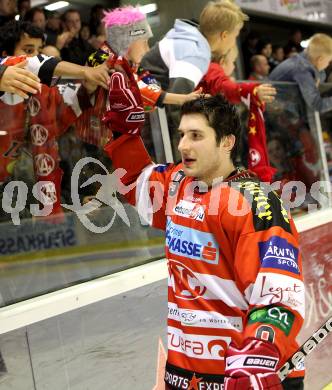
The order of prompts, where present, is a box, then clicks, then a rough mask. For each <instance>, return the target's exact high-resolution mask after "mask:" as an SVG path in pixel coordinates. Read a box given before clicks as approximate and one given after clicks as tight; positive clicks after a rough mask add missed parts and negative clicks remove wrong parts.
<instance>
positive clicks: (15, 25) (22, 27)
mask: <svg viewBox="0 0 332 390" xmlns="http://www.w3.org/2000/svg"><path fill="white" fill-rule="evenodd" d="M24 33H26V34H27V35H29V37H30V38H40V39H42V41H43V42H44V39H45V38H44V33H43V30H41V29H40V28H39V27H36V26H34V25H33V24H31V23H30V22H18V21H16V20H11V21H10V22H8V23H6V24H5V25H4V26H2V27H1V28H0V49H1V52H3V51H6V53H7V55H10V56H11V55H13V54H14V51H15V47H16V45H17V44H18V43H19V41H20V40H21V37H22V35H23V34H24Z"/></svg>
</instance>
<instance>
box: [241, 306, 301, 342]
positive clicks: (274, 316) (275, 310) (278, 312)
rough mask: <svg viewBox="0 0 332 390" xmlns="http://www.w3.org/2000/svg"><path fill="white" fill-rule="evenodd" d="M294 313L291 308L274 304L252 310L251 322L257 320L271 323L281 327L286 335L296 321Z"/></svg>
mask: <svg viewBox="0 0 332 390" xmlns="http://www.w3.org/2000/svg"><path fill="white" fill-rule="evenodd" d="M294 318H295V316H294V314H293V313H292V312H290V311H289V310H287V309H285V308H283V307H280V306H272V307H270V308H266V307H264V308H262V309H258V310H255V311H252V312H251V313H250V315H249V321H248V322H249V324H253V323H256V322H263V323H265V324H271V325H273V326H276V327H277V328H279V329H281V330H282V331H283V332H284V333H285V335H286V336H288V335H289V332H290V331H291V329H292V326H293V322H294Z"/></svg>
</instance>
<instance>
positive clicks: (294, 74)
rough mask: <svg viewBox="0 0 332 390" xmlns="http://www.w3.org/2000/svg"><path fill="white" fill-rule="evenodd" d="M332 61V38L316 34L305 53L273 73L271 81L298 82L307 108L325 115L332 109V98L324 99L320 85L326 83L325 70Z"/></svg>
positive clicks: (297, 55) (291, 58)
mask: <svg viewBox="0 0 332 390" xmlns="http://www.w3.org/2000/svg"><path fill="white" fill-rule="evenodd" d="M331 60H332V38H331V37H330V36H328V35H326V34H315V35H313V36H312V37H311V39H310V41H309V45H308V47H307V49H306V50H305V51H304V52H303V53H300V54H296V55H295V56H293V57H290V58H288V59H287V60H285V61H283V62H282V63H281V64H279V65H278V66H277V67H276V68H275V69H274V70H273V71H272V72H271V74H270V80H274V81H293V82H296V83H297V84H298V86H299V89H300V92H301V94H302V97H303V99H304V101H305V102H306V104H307V106H309V107H310V108H311V109H313V110H315V111H319V112H320V113H324V112H326V111H329V110H331V109H332V97H324V98H322V97H321V96H320V93H319V90H318V84H319V82H322V81H325V72H324V70H325V69H326V68H327V67H328V65H329V63H330V61H331Z"/></svg>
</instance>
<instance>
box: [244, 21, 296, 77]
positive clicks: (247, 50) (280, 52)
mask: <svg viewBox="0 0 332 390" xmlns="http://www.w3.org/2000/svg"><path fill="white" fill-rule="evenodd" d="M302 40H303V38H302V33H301V30H299V29H295V30H292V31H291V32H290V36H289V40H288V42H287V43H286V44H282V43H280V42H273V41H272V40H271V39H270V38H268V37H262V36H261V35H260V34H259V33H256V32H255V31H251V32H249V34H248V35H247V37H246V39H245V40H244V42H243V44H242V53H243V62H244V68H245V76H246V77H248V78H249V79H250V80H267V79H268V76H269V73H270V72H271V71H272V70H273V69H274V68H275V67H276V66H277V65H279V64H280V63H281V62H283V61H284V60H285V59H287V58H289V57H291V56H294V55H295V54H298V53H301V52H302V51H303V50H304V48H303V47H302V46H301V42H302Z"/></svg>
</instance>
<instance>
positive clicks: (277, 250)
mask: <svg viewBox="0 0 332 390" xmlns="http://www.w3.org/2000/svg"><path fill="white" fill-rule="evenodd" d="M258 245H259V258H260V262H261V266H262V268H275V269H281V270H284V271H288V272H291V273H293V274H297V275H299V274H300V269H299V264H298V258H299V250H298V249H297V248H295V247H294V246H293V245H292V244H290V243H289V242H288V241H287V240H286V239H285V238H282V237H278V236H272V237H270V238H269V239H268V240H267V241H262V242H260V243H259V244H258Z"/></svg>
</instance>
